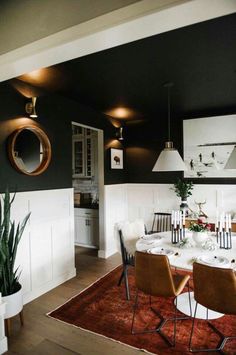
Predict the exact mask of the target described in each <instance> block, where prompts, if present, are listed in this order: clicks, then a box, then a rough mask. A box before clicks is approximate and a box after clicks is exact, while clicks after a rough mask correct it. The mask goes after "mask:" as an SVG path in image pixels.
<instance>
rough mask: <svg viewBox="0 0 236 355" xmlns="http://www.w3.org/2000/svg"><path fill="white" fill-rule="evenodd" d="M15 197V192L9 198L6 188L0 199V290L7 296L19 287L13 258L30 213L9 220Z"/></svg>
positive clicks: (14, 258)
mask: <svg viewBox="0 0 236 355" xmlns="http://www.w3.org/2000/svg"><path fill="white" fill-rule="evenodd" d="M14 199H15V194H14V196H13V197H12V199H11V198H10V193H9V191H8V190H6V192H5V194H4V196H2V197H1V199H0V292H1V293H2V296H9V295H11V294H13V293H15V292H17V291H18V290H19V289H20V284H19V276H20V272H19V267H17V268H16V269H15V260H16V253H17V249H18V245H19V242H20V239H21V236H22V234H23V232H24V229H25V226H26V224H27V222H28V219H29V217H30V213H28V214H27V216H26V217H25V218H24V219H23V221H22V222H19V223H18V224H17V225H16V223H15V221H13V222H12V221H11V206H12V203H13V201H14Z"/></svg>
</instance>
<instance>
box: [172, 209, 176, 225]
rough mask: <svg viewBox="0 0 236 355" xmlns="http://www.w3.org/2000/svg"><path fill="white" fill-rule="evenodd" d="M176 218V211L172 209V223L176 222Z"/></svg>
mask: <svg viewBox="0 0 236 355" xmlns="http://www.w3.org/2000/svg"><path fill="white" fill-rule="evenodd" d="M174 219H175V211H173V210H172V212H171V224H174Z"/></svg>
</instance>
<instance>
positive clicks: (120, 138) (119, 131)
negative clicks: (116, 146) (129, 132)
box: [116, 126, 124, 141]
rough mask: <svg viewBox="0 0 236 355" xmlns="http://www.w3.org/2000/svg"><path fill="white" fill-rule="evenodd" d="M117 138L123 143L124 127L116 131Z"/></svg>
mask: <svg viewBox="0 0 236 355" xmlns="http://www.w3.org/2000/svg"><path fill="white" fill-rule="evenodd" d="M116 138H117V139H118V140H119V141H123V140H124V137H123V127H122V126H121V127H118V128H117V130H116Z"/></svg>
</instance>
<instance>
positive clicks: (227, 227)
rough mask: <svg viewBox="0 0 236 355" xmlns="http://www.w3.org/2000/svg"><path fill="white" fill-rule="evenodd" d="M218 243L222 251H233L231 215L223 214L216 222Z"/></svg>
mask: <svg viewBox="0 0 236 355" xmlns="http://www.w3.org/2000/svg"><path fill="white" fill-rule="evenodd" d="M216 237H217V243H219V244H220V248H221V249H232V235H231V215H230V214H225V213H222V214H221V215H220V219H219V218H218V214H217V220H216Z"/></svg>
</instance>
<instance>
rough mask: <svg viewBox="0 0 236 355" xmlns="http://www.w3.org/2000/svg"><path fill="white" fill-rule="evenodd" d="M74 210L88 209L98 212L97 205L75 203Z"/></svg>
mask: <svg viewBox="0 0 236 355" xmlns="http://www.w3.org/2000/svg"><path fill="white" fill-rule="evenodd" d="M74 208H89V209H92V210H98V209H99V205H98V204H95V203H94V204H89V203H88V204H85V203H84V204H77V203H75V204H74Z"/></svg>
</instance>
